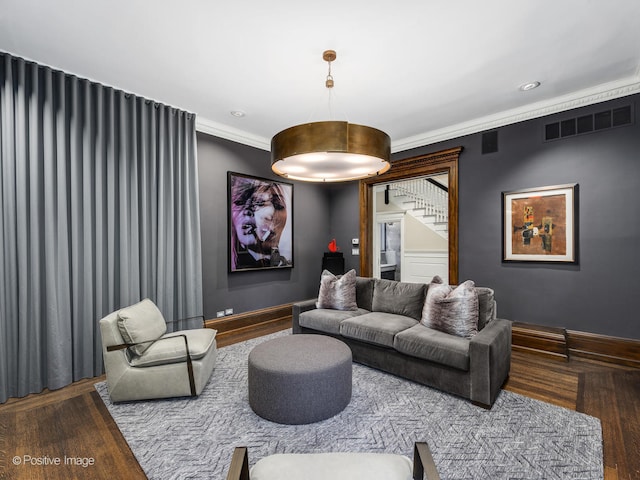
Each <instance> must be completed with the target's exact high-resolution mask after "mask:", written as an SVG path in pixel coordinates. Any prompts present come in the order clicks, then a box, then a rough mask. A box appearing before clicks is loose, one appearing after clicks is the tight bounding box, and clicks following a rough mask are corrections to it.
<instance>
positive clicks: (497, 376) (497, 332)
mask: <svg viewBox="0 0 640 480" xmlns="http://www.w3.org/2000/svg"><path fill="white" fill-rule="evenodd" d="M469 364H470V365H469V368H470V374H471V386H470V398H471V401H472V402H474V403H477V404H479V405H481V406H484V407H487V408H490V407H491V405H493V402H494V401H495V399H496V397H497V396H498V393H500V388H501V387H502V384H503V383H504V381H505V380H506V379H507V377H508V376H509V370H510V369H511V321H510V320H505V319H502V318H496V319H495V320H492V321H491V322H489V323H488V324H487V326H486V327H484V328H483V329H482V330H480V332H478V334H477V335H475V336H474V337H473V338H472V339H471V341H470V343H469Z"/></svg>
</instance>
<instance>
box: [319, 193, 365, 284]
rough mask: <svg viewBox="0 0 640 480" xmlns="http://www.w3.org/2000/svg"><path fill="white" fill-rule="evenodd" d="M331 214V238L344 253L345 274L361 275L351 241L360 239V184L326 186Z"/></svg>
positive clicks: (358, 260)
mask: <svg viewBox="0 0 640 480" xmlns="http://www.w3.org/2000/svg"><path fill="white" fill-rule="evenodd" d="M325 188H326V194H327V201H328V205H329V212H330V223H331V236H330V239H331V238H335V239H336V242H337V243H338V247H340V251H341V252H343V253H344V268H345V272H346V271H349V270H351V269H354V270H355V271H356V273H358V274H359V273H360V256H358V255H351V248H352V247H351V240H352V239H354V238H358V239H359V237H360V222H359V218H360V198H359V196H358V195H359V194H358V182H357V181H355V182H348V183H336V184H331V185H325Z"/></svg>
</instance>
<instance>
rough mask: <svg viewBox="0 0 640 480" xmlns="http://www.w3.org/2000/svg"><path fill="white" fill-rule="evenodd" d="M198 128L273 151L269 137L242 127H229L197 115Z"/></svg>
mask: <svg viewBox="0 0 640 480" xmlns="http://www.w3.org/2000/svg"><path fill="white" fill-rule="evenodd" d="M196 130H197V131H198V132H202V133H206V134H209V135H213V136H214V137H220V138H224V139H226V140H231V141H233V142H237V143H242V144H243V145H249V146H251V147H255V148H259V149H260V150H266V151H267V152H270V151H271V139H269V138H265V137H260V136H258V135H253V134H251V133H247V132H244V131H242V130H240V129H237V128H233V127H229V126H228V125H223V124H221V123H217V122H214V121H211V120H209V119H206V118H201V117H199V116H197V115H196Z"/></svg>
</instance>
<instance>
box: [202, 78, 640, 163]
mask: <svg viewBox="0 0 640 480" xmlns="http://www.w3.org/2000/svg"><path fill="white" fill-rule="evenodd" d="M636 93H640V73H638V74H637V75H634V76H633V77H629V78H626V79H623V80H618V81H615V82H609V83H604V84H601V85H598V86H596V87H592V88H587V89H584V90H579V91H577V92H573V93H570V94H567V95H563V96H560V97H554V98H552V99H549V100H545V101H541V102H536V103H532V104H528V105H525V106H523V107H520V108H514V109H511V110H505V111H503V112H500V113H496V114H493V115H488V116H486V117H480V118H476V119H474V120H469V121H466V122H462V123H458V124H456V125H450V126H448V127H445V128H441V129H438V130H432V131H430V132H425V133H421V134H418V135H414V136H411V137H406V138H402V139H399V140H395V141H392V142H391V151H392V152H393V153H397V152H402V151H405V150H410V149H412V148H418V147H423V146H426V145H431V144H434V143H437V142H442V141H445V140H450V139H452V138H460V137H463V136H465V135H471V134H473V133H478V132H483V131H485V130H491V129H494V128H498V127H503V126H505V125H511V124H514V123H518V122H522V121H525V120H531V119H534V118H540V117H544V116H547V115H551V114H554V113H560V112H564V111H567V110H572V109H574V108H579V107H585V106H588V105H593V104H596V103H601V102H605V101H607V100H613V99H616V98H621V97H626V96H628V95H633V94H636ZM196 130H197V131H199V132H202V133H206V134H209V135H213V136H215V137H220V138H224V139H227V140H231V141H233V142H237V143H241V144H244V145H249V146H251V147H255V148H259V149H260V150H265V151H267V152H268V151H270V150H271V140H270V139H268V138H265V137H260V136H258V135H252V134H250V133H247V132H245V131H242V130H239V129H236V128H233V127H229V126H228V125H223V124H221V123H217V122H214V121H211V120H208V119H206V118H201V117H199V116H196Z"/></svg>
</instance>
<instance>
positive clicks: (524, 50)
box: [0, 0, 640, 151]
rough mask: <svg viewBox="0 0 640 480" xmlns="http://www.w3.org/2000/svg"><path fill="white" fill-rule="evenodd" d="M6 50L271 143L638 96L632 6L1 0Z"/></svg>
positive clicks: (636, 25)
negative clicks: (284, 137) (310, 131)
mask: <svg viewBox="0 0 640 480" xmlns="http://www.w3.org/2000/svg"><path fill="white" fill-rule="evenodd" d="M326 49H334V50H336V51H337V54H338V58H337V60H336V61H335V62H334V63H333V64H332V74H333V77H334V80H335V83H336V86H335V88H334V92H333V97H332V99H331V102H329V100H328V98H329V97H328V93H327V90H326V88H325V87H324V80H325V77H326V75H327V63H326V62H324V61H323V60H322V52H323V51H324V50H326ZM0 50H3V51H5V52H9V53H12V54H14V55H18V56H22V57H24V58H26V59H29V60H34V61H37V62H38V63H41V64H45V65H50V66H52V67H55V68H58V69H61V70H64V71H66V72H70V73H74V74H76V75H78V76H81V77H85V78H89V79H91V80H96V81H99V82H101V83H104V84H107V85H110V86H113V87H116V88H119V89H122V90H125V91H128V92H132V93H135V94H138V95H141V96H144V97H147V98H152V99H154V100H157V101H159V102H163V103H167V104H169V105H173V106H176V107H179V108H182V109H185V110H188V111H191V112H195V113H197V115H198V116H197V118H198V129H199V130H201V131H205V132H208V133H212V134H214V135H217V136H220V137H223V138H228V139H231V140H234V141H238V142H241V143H245V144H248V145H252V146H255V147H258V148H262V149H265V150H269V144H270V139H271V137H272V136H273V135H274V134H276V133H277V132H279V131H280V130H282V129H284V128H287V127H290V126H292V125H296V124H299V123H304V122H308V121H319V120H328V119H333V120H348V121H349V122H352V123H360V124H365V125H369V126H373V127H377V128H380V129H382V130H384V131H386V132H387V133H388V134H389V135H390V136H391V140H392V150H393V151H401V150H406V149H408V148H412V147H417V146H421V145H427V144H430V143H434V142H436V141H440V140H444V139H448V138H454V137H459V136H461V135H465V134H469V133H473V132H477V131H482V130H486V129H490V128H496V127H498V126H501V125H505V124H509V123H514V122H517V121H521V120H525V119H528V118H534V117H539V116H542V115H546V114H549V113H554V112H559V111H563V110H567V109H570V108H575V107H577V106H581V105H588V104H591V103H596V102H599V101H603V100H608V99H611V98H616V97H621V96H625V95H630V94H633V93H638V92H640V0H606V1H605V0H537V1H532V0H519V1H513V0H484V1H482V2H479V1H477V0H458V1H452V0H449V1H446V0H438V1H436V0H429V1H428V0H422V1H420V0H396V1H393V2H391V1H388V0H387V1H382V0H323V1H314V2H310V1H307V2H303V1H302V0H273V1H265V0H236V1H228V0H227V1H224V2H222V1H216V0H209V1H207V0H182V1H168V0H159V1H152V0H147V1H143V0H110V1H106V0H102V1H98V0H85V1H82V0H0ZM534 80H535V81H539V82H541V86H540V87H539V88H537V89H535V90H530V91H527V92H522V91H519V90H518V86H519V85H521V84H523V83H525V82H530V81H534ZM329 104H330V105H331V110H332V112H333V113H332V114H330V112H329ZM232 110H242V111H244V112H245V113H246V115H245V116H244V117H242V118H236V117H233V116H232V115H231V114H230V112H231V111H232Z"/></svg>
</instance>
